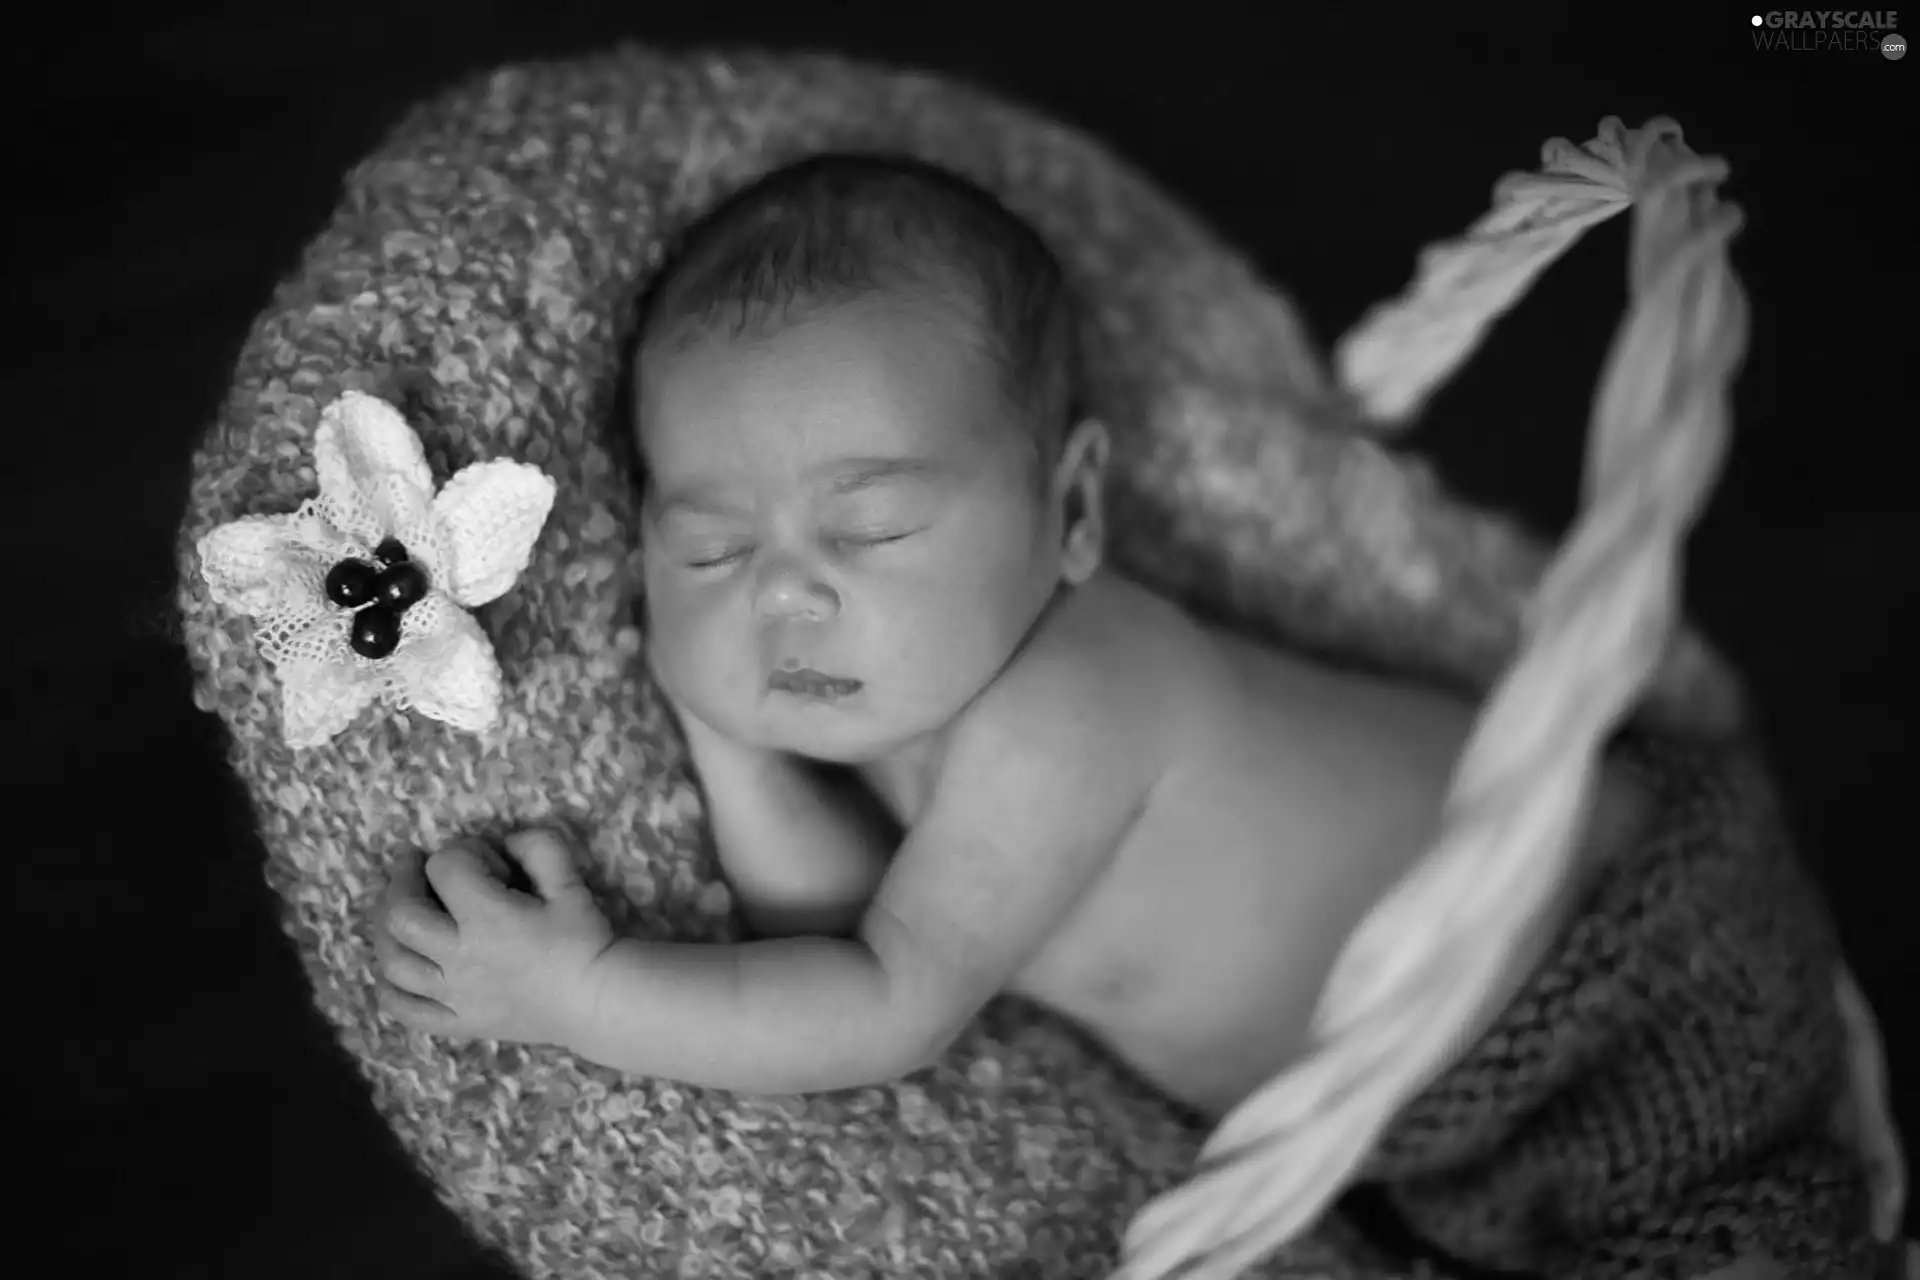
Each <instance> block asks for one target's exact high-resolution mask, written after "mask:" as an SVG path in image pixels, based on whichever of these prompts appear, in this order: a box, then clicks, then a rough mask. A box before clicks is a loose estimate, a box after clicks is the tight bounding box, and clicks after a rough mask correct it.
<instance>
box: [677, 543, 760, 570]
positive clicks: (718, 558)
mask: <svg viewBox="0 0 1920 1280" xmlns="http://www.w3.org/2000/svg"><path fill="white" fill-rule="evenodd" d="M750 550H752V548H751V547H740V548H738V549H737V550H734V551H723V552H721V553H720V554H719V555H713V556H705V557H702V558H701V559H698V560H689V561H687V568H689V569H718V568H720V567H721V566H723V565H729V564H732V563H733V562H734V561H736V560H738V559H740V558H741V557H743V556H745V555H746V554H747V552H748V551H750Z"/></svg>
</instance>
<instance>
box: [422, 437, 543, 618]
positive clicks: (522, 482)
mask: <svg viewBox="0 0 1920 1280" xmlns="http://www.w3.org/2000/svg"><path fill="white" fill-rule="evenodd" d="M553 494H554V485H553V481H552V480H551V479H549V478H548V477H547V476H546V475H545V474H544V473H543V472H542V471H540V469H539V468H537V467H530V466H527V465H526V464H525V463H520V462H512V461H509V460H506V459H495V460H493V461H491V462H479V463H475V464H474V465H472V466H470V467H466V468H464V469H462V470H461V471H460V473H459V474H457V475H455V476H454V477H453V478H452V479H451V480H449V481H447V483H446V487H445V488H443V489H441V490H440V494H439V496H438V497H436V498H435V499H434V500H433V507H434V512H435V514H436V515H437V516H438V517H439V522H440V526H441V529H442V530H443V531H444V533H445V535H446V540H447V544H448V552H449V555H448V561H449V563H448V573H447V575H446V577H445V579H444V580H443V582H442V583H441V586H442V589H443V590H445V591H446V593H447V594H448V595H450V596H452V597H453V599H454V601H455V602H456V603H458V604H461V605H464V606H466V607H467V608H469V609H472V608H476V607H478V606H480V605H483V604H486V603H487V602H488V601H490V600H494V599H497V598H498V597H500V596H502V595H504V594H506V592H507V590H508V589H509V588H511V587H512V586H513V583H514V580H515V579H516V578H518V577H519V576H520V574H521V573H522V572H523V571H524V570H525V569H526V567H527V560H528V557H530V556H531V555H532V554H533V544H534V540H535V539H537V538H538V537H539V536H540V526H542V525H543V524H545V523H546V520H547V512H548V511H549V510H551V509H552V507H553Z"/></svg>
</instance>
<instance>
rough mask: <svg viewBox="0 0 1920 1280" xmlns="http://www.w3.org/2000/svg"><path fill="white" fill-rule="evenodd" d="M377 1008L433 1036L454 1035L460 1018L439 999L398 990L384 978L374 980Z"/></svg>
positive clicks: (457, 1030)
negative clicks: (430, 998)
mask: <svg viewBox="0 0 1920 1280" xmlns="http://www.w3.org/2000/svg"><path fill="white" fill-rule="evenodd" d="M375 985H376V990H377V991H378V998H379V1002H380V1010H381V1012H382V1013H385V1014H386V1015H387V1016H388V1017H390V1018H393V1019H394V1020H395V1021H396V1022H401V1023H404V1024H406V1025H407V1026H409V1027H412V1028H414V1029H415V1030H417V1031H425V1032H428V1033H430V1034H434V1035H455V1034H458V1032H459V1029H460V1019H459V1018H458V1017H457V1016H456V1015H455V1014H454V1012H453V1010H451V1009H449V1008H447V1006H445V1005H443V1004H441V1003H440V1002H439V1001H438V1000H428V999H426V998H425V997H423V996H416V995H414V994H412V993H411V992H406V991H402V990H400V988H398V987H396V986H394V985H393V984H392V983H391V982H388V981H387V980H386V979H385V978H381V979H379V980H378V981H377V982H376V984H375Z"/></svg>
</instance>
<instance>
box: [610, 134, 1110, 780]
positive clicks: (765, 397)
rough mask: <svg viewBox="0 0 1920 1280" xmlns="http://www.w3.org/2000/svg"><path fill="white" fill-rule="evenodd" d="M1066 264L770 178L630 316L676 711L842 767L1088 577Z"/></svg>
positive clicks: (966, 683) (1092, 439) (793, 174)
mask: <svg viewBox="0 0 1920 1280" xmlns="http://www.w3.org/2000/svg"><path fill="white" fill-rule="evenodd" d="M1074 346H1075V320H1074V316H1073V308H1072V304H1071V302H1070V299H1069V292H1068V288H1067V286H1066V283H1065V281H1064V279H1063V277H1062V274H1061V270H1060V267H1059V264H1058V263H1057V262H1056V261H1055V260H1054V258H1053V256H1052V255H1051V254H1050V253H1049V252H1048V250H1047V249H1046V247H1045V246H1044V245H1043V244H1042V242H1041V241H1040V239H1039V237H1038V236H1037V235H1036V234H1035V233H1034V232H1033V231H1032V230H1031V229H1030V228H1028V227H1027V226H1025V225H1024V224H1023V223H1021V222H1020V221H1019V220H1018V219H1016V218H1014V217H1013V216H1012V215H1011V214H1010V213H1008V212H1007V211H1006V210H1005V209H1003V208H1002V207H1001V206H1000V205H999V204H998V203H997V202H996V201H994V200H993V199H992V197H990V196H988V195H987V194H986V193H984V192H982V191H980V190H978V189H977V188H975V187H973V186H971V185H970V184H968V183H966V182H964V181H962V180H961V179H959V178H957V177H954V176H951V175H949V174H946V173H944V172H942V171H939V170H935V169H931V168H927V167H924V166H921V165H918V164H915V163H913V162H909V161H904V160H898V159H894V158H890V157H877V156H875V157H867V156H828V157H819V158H816V159H812V160H808V161H805V162H803V163H801V164H798V165H795V166H793V167H790V168H787V169H783V170H780V171H778V172H776V173H774V174H772V175H769V176H768V177H767V178H765V179H762V180H761V181H760V182H758V183H756V184H754V185H753V186H751V187H748V188H747V189H745V190H743V191H741V192H740V193H738V194H737V195H736V196H734V197H733V198H732V199H730V200H728V201H727V202H726V203H725V204H723V205H722V206H721V207H720V208H718V209H717V210H715V211H714V213H712V214H711V215H710V216H708V217H707V218H705V219H703V220H702V222H701V223H700V224H699V225H698V226H697V227H695V228H694V229H692V231H691V232H690V233H689V234H688V236H687V238H686V240H685V241H684V243H683V244H682V245H681V246H680V247H679V250H678V252H677V253H676V254H675V256H674V258H673V260H672V261H670V262H669V263H668V264H667V266H666V268H665V269H664V270H663V272H662V274H661V277H660V279H659V280H658V281H656V283H655V285H654V287H653V289H652V290H651V291H650V294H649V296H648V298H647V299H646V300H645V303H644V305H643V309H642V313H641V329H640V339H639V347H638V351H637V354H636V362H637V366H636V377H635V396H634V411H635V417H636V430H637V431H638V433H639V445H640V453H641V456H642V459H643V461H644V464H645V468H646V481H647V483H646V499H645V504H644V519H645V535H644V536H645V544H646V566H647V569H646V574H647V602H648V610H649V615H650V634H649V640H648V643H649V644H650V645H651V646H652V648H653V660H654V663H655V665H656V667H658V668H659V669H660V671H661V672H662V674H663V675H664V676H666V677H667V678H668V680H669V681H670V682H671V683H672V684H673V686H674V688H675V689H676V691H677V692H678V693H679V694H680V695H681V696H682V697H683V698H684V699H685V700H686V701H687V703H688V705H689V709H690V710H691V711H692V712H693V713H694V714H695V715H698V716H700V717H701V718H702V719H703V720H706V721H707V722H708V723H710V724H712V725H713V726H714V727H715V728H717V729H719V730H720V731H721V732H722V733H725V734H727V735H728V736H730V737H734V738H738V739H740V740H743V741H748V742H755V743H759V744H762V745H765V746H771V747H779V748H783V749H787V750H793V751H800V752H804V753H805V754H808V755H813V756H817V757H820V758H823V759H832V760H842V761H848V762H855V761H863V760H868V759H872V758H875V757H877V756H879V755H882V754H884V753H886V752H888V751H890V750H893V749H896V748H898V747H902V746H906V745H909V744H911V743H913V742H915V741H916V740H919V739H921V738H923V737H924V736H925V735H927V734H929V733H931V732H933V731H935V730H937V729H939V728H940V727H941V726H943V725H944V724H946V723H947V722H948V721H950V720H951V719H952V718H953V717H954V716H955V715H956V714H957V713H958V712H959V710H960V709H961V708H962V707H964V706H965V705H966V704H967V703H968V702H969V701H970V700H971V699H972V698H973V697H974V696H975V695H976V694H977V693H979V692H980V690H981V689H983V688H985V687H986V685H987V684H988V683H989V682H991V681H992V680H993V678H994V677H995V676H996V675H997V674H998V673H999V671H1000V670H1001V668H1002V667H1003V666H1004V665H1005V664H1006V662H1007V660H1008V659H1009V658H1010V657H1011V656H1012V655H1013V653H1014V651H1015V650H1016V649H1017V648H1018V647H1019V645H1020V644H1021V642H1022V641H1023V640H1024V639H1025V638H1026V636H1027V634H1028V632H1029V631H1030V630H1031V628H1032V627H1033V625H1034V623H1035V622H1036V621H1037V619H1038V618H1039V616H1040V614H1041V611H1042V610H1043V609H1044V608H1045V607H1046V604H1047V602H1048V601H1049V600H1050V599H1052V597H1053V596H1054V594H1055V592H1056V591H1057V590H1058V589H1059V588H1060V586H1061V585H1062V583H1077V582H1080V581H1084V580H1085V579H1086V578H1087V577H1088V576H1089V575H1091V574H1092V573H1093V572H1094V571H1095V569H1096V568H1097V567H1098V565H1099V559H1100V539H1101V530H1100V507H1099V479H1100V476H1099V473H1100V470H1101V468H1102V466H1103V465H1104V460H1105V449H1106V440H1105V435H1104V432H1103V431H1102V429H1101V428H1100V426H1099V425H1098V424H1097V423H1094V422H1092V421H1087V420H1082V419H1080V418H1079V417H1078V415H1077V413H1076V411H1075V403H1076V401H1075V396H1074V385H1075V382H1076V368H1075V365H1076V361H1075V355H1074Z"/></svg>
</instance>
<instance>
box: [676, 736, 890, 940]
mask: <svg viewBox="0 0 1920 1280" xmlns="http://www.w3.org/2000/svg"><path fill="white" fill-rule="evenodd" d="M680 720H681V723H682V725H683V726H684V728H685V731H686V737H687V746H688V750H689V751H690V752H691V753H692V756H693V765H694V770H695V772H696V773H697V774H698V775H699V779H700V786H701V789H702V790H703V791H705V793H706V796H707V813H708V815H709V819H710V821H711V823H712V827H713V839H714V845H715V847H716V850H717V852H718V853H719V855H720V867H721V870H722V872H723V873H724V874H725V876H726V879H727V884H728V887H729V888H731V889H732V891H733V894H734V897H735V899H736V900H737V901H738V903H739V905H740V912H741V915H742V916H743V917H744V918H745V919H746V922H747V925H748V927H749V928H750V929H752V931H753V932H754V933H755V934H758V935H759V936H761V937H784V936H790V935H800V934H820V935H826V936H835V937H837V936H843V935H847V934H851V933H852V932H853V931H854V929H855V927H856V926H857V925H858V924H859V923H860V917H861V915H862V914H863V913H864V912H865V911H866V907H867V903H868V901H869V900H871V899H872V897H873V893H874V890H875V889H876V888H877V887H878V886H879V884H880V877H881V876H882V875H884V874H885V873H886V869H887V860H888V859H889V858H890V857H891V856H892V854H893V851H894V850H895V849H896V848H898V847H899V844H900V830H899V828H898V826H897V825H896V824H895V823H894V822H893V821H892V819H891V818H890V817H889V816H888V815H887V814H886V812H885V811H884V810H883V809H882V808H881V807H880V805H879V803H878V802H877V801H876V800H875V799H874V797H873V795H872V794H871V793H870V792H868V791H867V789H866V788H865V787H864V786H863V785H862V784H861V783H860V781H859V780H858V779H857V778H855V777H852V776H851V775H849V774H848V773H847V772H846V771H844V770H837V769H834V768H832V767H830V766H826V765H820V764H816V763H814V762H813V761H809V760H804V759H801V758H800V757H798V756H794V755H789V754H787V753H785V752H779V751H771V750H767V749H765V748H761V747H753V746H748V745H745V744H742V743H738V742H731V741H729V740H727V739H726V738H723V737H722V736H721V735H720V734H719V733H717V732H715V731H714V730H713V729H712V728H710V727H708V726H707V725H706V724H705V723H704V722H702V721H701V720H699V719H698V718H697V717H695V716H693V715H690V714H687V713H686V712H684V711H682V712H681V715H680Z"/></svg>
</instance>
